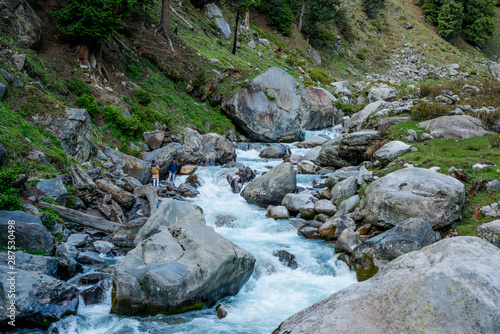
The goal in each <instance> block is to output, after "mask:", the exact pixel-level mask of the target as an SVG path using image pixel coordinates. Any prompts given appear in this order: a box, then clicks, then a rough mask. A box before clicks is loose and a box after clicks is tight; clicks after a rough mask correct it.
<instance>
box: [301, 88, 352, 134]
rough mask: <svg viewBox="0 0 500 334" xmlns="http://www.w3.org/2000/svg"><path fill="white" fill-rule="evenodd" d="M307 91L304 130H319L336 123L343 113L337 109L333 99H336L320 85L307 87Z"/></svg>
mask: <svg viewBox="0 0 500 334" xmlns="http://www.w3.org/2000/svg"><path fill="white" fill-rule="evenodd" d="M306 91H307V92H308V93H309V94H308V95H309V115H308V118H307V120H306V121H305V122H303V124H302V126H303V128H304V129H306V130H320V129H325V128H328V127H330V126H332V125H335V124H338V123H339V122H340V121H341V120H342V117H343V116H344V114H343V113H342V111H339V110H338V109H337V108H336V107H335V105H334V104H333V102H334V101H337V99H336V98H335V97H334V96H333V95H332V94H331V93H330V92H328V91H326V90H324V89H323V88H320V87H307V88H306Z"/></svg>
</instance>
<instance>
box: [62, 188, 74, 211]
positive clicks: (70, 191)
mask: <svg viewBox="0 0 500 334" xmlns="http://www.w3.org/2000/svg"><path fill="white" fill-rule="evenodd" d="M64 187H65V188H66V190H67V191H68V199H67V200H66V207H68V208H70V209H74V208H75V207H76V195H75V188H73V187H71V186H64Z"/></svg>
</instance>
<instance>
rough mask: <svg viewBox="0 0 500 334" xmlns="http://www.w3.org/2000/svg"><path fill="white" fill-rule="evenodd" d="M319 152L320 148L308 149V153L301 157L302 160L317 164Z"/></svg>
mask: <svg viewBox="0 0 500 334" xmlns="http://www.w3.org/2000/svg"><path fill="white" fill-rule="evenodd" d="M321 150H322V147H321V146H316V147H315V148H312V149H310V150H309V152H307V153H306V155H304V156H303V157H302V160H307V161H311V162H313V163H315V164H317V159H318V157H319V154H320V153H321Z"/></svg>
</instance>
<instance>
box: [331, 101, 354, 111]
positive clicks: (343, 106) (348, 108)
mask: <svg viewBox="0 0 500 334" xmlns="http://www.w3.org/2000/svg"><path fill="white" fill-rule="evenodd" d="M333 104H334V105H335V107H336V108H337V109H340V110H342V111H343V112H345V113H348V114H352V113H353V112H354V111H355V108H354V106H353V105H352V104H350V103H345V102H342V101H335V102H333Z"/></svg>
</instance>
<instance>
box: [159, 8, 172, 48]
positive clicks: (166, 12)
mask: <svg viewBox="0 0 500 334" xmlns="http://www.w3.org/2000/svg"><path fill="white" fill-rule="evenodd" d="M156 32H157V33H158V32H159V33H161V34H162V35H163V36H165V38H166V39H167V40H168V44H169V45H170V49H171V50H172V52H174V47H173V45H172V39H171V37H170V0H163V4H162V8H161V21H160V27H159V28H158V29H157V30H156Z"/></svg>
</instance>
